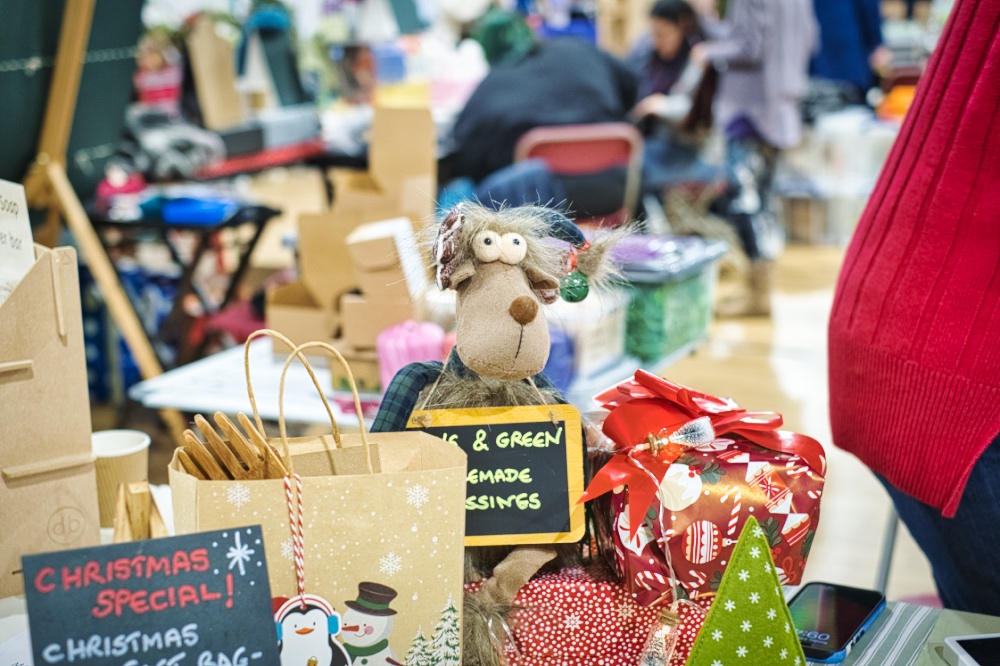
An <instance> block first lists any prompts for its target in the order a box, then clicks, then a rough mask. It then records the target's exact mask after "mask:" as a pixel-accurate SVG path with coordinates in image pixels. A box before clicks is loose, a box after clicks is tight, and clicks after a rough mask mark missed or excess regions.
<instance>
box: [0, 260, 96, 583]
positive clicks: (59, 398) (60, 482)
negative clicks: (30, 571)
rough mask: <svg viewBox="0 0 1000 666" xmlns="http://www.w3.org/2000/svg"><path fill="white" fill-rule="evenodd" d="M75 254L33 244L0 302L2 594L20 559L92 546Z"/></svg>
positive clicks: (92, 489) (90, 461)
mask: <svg viewBox="0 0 1000 666" xmlns="http://www.w3.org/2000/svg"><path fill="white" fill-rule="evenodd" d="M77 271H78V269H77V263H76V251H75V250H73V249H72V248H56V249H54V250H50V249H48V248H45V247H42V246H41V245H36V246H35V264H34V266H32V267H31V269H30V270H29V271H28V273H27V274H26V275H25V276H24V277H23V278H22V279H21V281H20V282H19V283H18V284H17V286H16V287H15V288H14V291H13V292H11V294H10V296H9V297H8V298H7V300H6V301H4V302H3V303H2V304H0V424H2V428H3V435H2V436H0V507H2V508H0V535H2V536H3V538H2V539H0V567H2V568H0V597H8V596H12V595H15V594H20V593H21V591H22V589H23V582H24V581H23V580H22V577H21V556H22V555H25V554H28V553H41V552H48V551H53V550H62V549H68V548H83V547H85V546H96V545H97V544H98V543H99V540H100V532H99V529H100V525H99V519H98V509H97V478H96V476H95V474H94V456H93V450H92V447H91V443H90V430H91V424H90V399H89V397H88V393H87V362H86V359H85V356H84V344H83V319H82V316H81V313H80V285H79V282H78V272H77Z"/></svg>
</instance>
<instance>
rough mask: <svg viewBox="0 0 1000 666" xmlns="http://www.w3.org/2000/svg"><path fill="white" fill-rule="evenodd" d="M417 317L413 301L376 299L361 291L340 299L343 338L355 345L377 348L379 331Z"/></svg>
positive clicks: (349, 343) (360, 347)
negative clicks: (358, 293) (364, 294)
mask: <svg viewBox="0 0 1000 666" xmlns="http://www.w3.org/2000/svg"><path fill="white" fill-rule="evenodd" d="M413 318H414V307H413V305H411V304H410V302H409V301H402V302H399V301H397V302H391V301H389V302H386V301H376V300H373V299H371V298H369V297H367V296H359V295H357V294H344V297H343V298H342V299H341V300H340V321H341V326H342V330H343V340H344V342H345V343H347V344H348V345H349V346H351V347H353V348H355V349H374V348H375V339H376V338H377V337H378V334H379V333H381V332H382V331H384V330H385V329H387V328H389V327H390V326H395V325H396V324H400V323H402V322H404V321H406V320H407V319H413Z"/></svg>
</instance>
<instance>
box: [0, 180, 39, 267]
mask: <svg viewBox="0 0 1000 666" xmlns="http://www.w3.org/2000/svg"><path fill="white" fill-rule="evenodd" d="M34 263H35V246H34V244H33V243H32V239H31V222H30V221H29V220H28V202H27V200H26V199H25V198H24V187H23V186H22V185H19V184H17V183H11V182H9V181H6V180H0V276H2V277H4V278H11V277H12V278H15V279H17V280H20V279H21V278H22V277H24V276H25V275H27V273H28V271H29V270H31V267H32V266H33V265H34Z"/></svg>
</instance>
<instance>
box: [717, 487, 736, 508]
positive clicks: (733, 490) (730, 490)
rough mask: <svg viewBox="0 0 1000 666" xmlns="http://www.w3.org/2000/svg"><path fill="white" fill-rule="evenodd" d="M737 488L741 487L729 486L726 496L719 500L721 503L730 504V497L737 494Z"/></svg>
mask: <svg viewBox="0 0 1000 666" xmlns="http://www.w3.org/2000/svg"><path fill="white" fill-rule="evenodd" d="M737 488H739V486H729V487H728V488H726V494H725V495H723V496H722V497H720V498H719V502H721V503H722V504H725V503H726V502H728V501H729V496H730V495H732V494H733V493H734V492H736V489H737ZM737 494H739V493H737Z"/></svg>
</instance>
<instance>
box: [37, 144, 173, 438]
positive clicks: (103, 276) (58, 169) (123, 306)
mask: <svg viewBox="0 0 1000 666" xmlns="http://www.w3.org/2000/svg"><path fill="white" fill-rule="evenodd" d="M46 174H47V175H48V178H49V182H50V184H51V186H52V190H53V193H54V194H55V200H56V201H57V202H58V205H59V208H60V209H61V210H62V212H63V215H64V216H65V218H66V226H67V227H68V228H69V230H70V232H71V233H72V234H73V237H74V238H75V239H76V242H77V244H78V245H79V246H80V252H81V254H82V255H83V258H84V260H85V261H86V262H87V266H88V267H89V268H90V272H91V274H92V275H93V276H94V281H95V282H97V286H98V287H99V288H100V290H101V294H102V295H103V296H104V301H105V302H106V303H107V305H108V311H109V312H110V313H111V317H112V318H113V319H114V321H115V325H116V326H117V327H118V330H119V331H120V332H121V334H122V337H123V338H125V344H127V345H128V348H129V350H130V351H131V352H132V356H133V357H135V362H136V365H138V366H139V372H140V373H141V374H142V377H143V379H149V378H150V377H156V376H158V375H162V374H163V367H162V366H161V365H160V360H159V359H158V358H157V357H156V352H154V351H153V347H152V345H150V344H149V338H148V337H146V331H145V330H143V328H142V324H141V323H140V322H139V318H138V317H137V316H136V314H135V310H134V309H132V304H131V303H130V302H129V300H128V296H126V295H125V291H124V290H123V289H122V285H121V283H120V282H119V281H118V274H117V273H116V272H115V268H114V266H113V265H112V264H111V259H109V258H108V255H107V253H106V252H105V251H104V246H102V245H101V241H100V239H99V238H98V237H97V232H96V231H95V230H94V227H93V225H92V224H91V223H90V218H88V217H87V213H86V211H84V209H83V205H82V204H81V203H80V200H79V199H78V198H77V196H76V192H75V191H74V190H73V186H72V185H70V183H69V179H68V178H67V177H66V170H65V168H64V167H63V166H62V165H61V164H58V163H50V164H49V165H48V166H47V167H46ZM160 417H161V418H162V419H163V421H164V423H166V425H167V429H168V430H169V431H170V435H171V437H172V438H173V440H174V443H175V444H177V445H178V446H180V445H181V444H182V443H183V442H184V437H183V433H184V429H185V423H184V417H182V416H181V414H180V412H177V411H175V410H162V411H160Z"/></svg>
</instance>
